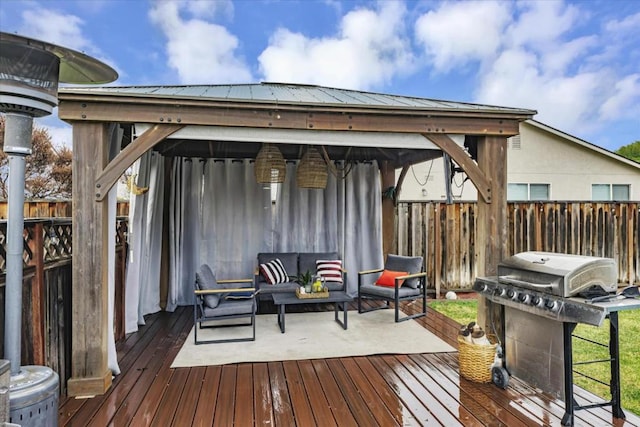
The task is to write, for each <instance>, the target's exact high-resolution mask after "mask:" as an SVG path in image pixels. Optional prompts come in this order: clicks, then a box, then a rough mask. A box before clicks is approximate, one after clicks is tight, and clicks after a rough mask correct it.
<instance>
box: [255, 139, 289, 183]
mask: <svg viewBox="0 0 640 427" xmlns="http://www.w3.org/2000/svg"><path fill="white" fill-rule="evenodd" d="M285 173H286V165H285V162H284V157H283V156H282V153H281V152H280V150H279V149H278V147H276V146H275V145H273V144H263V145H262V148H261V149H260V151H259V152H258V156H257V157H256V164H255V167H254V174H255V176H256V182H257V183H258V184H268V183H279V182H284V177H285Z"/></svg>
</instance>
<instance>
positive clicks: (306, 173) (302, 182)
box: [296, 147, 328, 189]
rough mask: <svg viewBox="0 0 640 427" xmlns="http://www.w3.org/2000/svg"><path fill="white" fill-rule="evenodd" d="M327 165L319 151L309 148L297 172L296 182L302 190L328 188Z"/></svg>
mask: <svg viewBox="0 0 640 427" xmlns="http://www.w3.org/2000/svg"><path fill="white" fill-rule="evenodd" d="M327 174H328V173H327V164H326V163H325V161H324V159H323V158H322V156H321V155H320V153H319V152H318V150H317V149H315V148H313V147H309V148H308V149H307V151H306V152H305V153H304V154H303V155H302V159H300V163H298V169H297V170H296V182H297V184H298V187H300V188H315V189H324V188H326V187H327Z"/></svg>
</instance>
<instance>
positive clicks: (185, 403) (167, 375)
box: [59, 305, 640, 427]
mask: <svg viewBox="0 0 640 427" xmlns="http://www.w3.org/2000/svg"><path fill="white" fill-rule="evenodd" d="M351 308H352V309H353V308H354V307H351ZM403 311H405V312H407V313H411V312H414V311H415V307H412V306H408V305H405V306H403ZM350 315H357V313H356V312H354V311H351V312H350ZM363 315H366V314H363ZM145 320H146V325H144V326H142V327H141V328H140V330H139V331H138V332H136V333H133V334H129V335H128V336H127V337H126V339H124V340H122V341H121V342H119V343H118V344H117V352H118V360H119V365H120V368H121V370H122V373H121V374H120V375H118V376H116V378H115V379H114V381H113V385H112V387H111V388H110V389H109V390H108V391H107V392H106V393H105V394H104V395H103V396H96V397H94V398H91V399H75V398H68V397H65V396H61V398H60V404H59V425H60V426H108V425H114V426H121V425H122V426H127V425H130V426H149V425H163V426H169V425H174V426H183V425H193V426H213V425H220V426H227V425H236V426H265V425H268V426H305V427H306V426H310V425H318V426H337V425H339V426H359V425H367V426H369V425H371V426H374V425H380V426H420V425H424V426H431V425H433V426H455V425H458V426H482V425H487V426H509V427H511V426H540V425H542V426H557V425H560V419H561V418H562V416H563V415H564V404H563V402H562V401H560V400H558V399H555V398H554V397H553V396H550V395H548V394H545V393H541V392H540V391H539V390H537V389H535V388H534V387H532V386H530V385H528V384H526V383H524V382H522V381H520V380H518V379H517V378H512V379H511V382H510V385H509V387H508V388H507V390H501V389H499V388H497V387H495V386H493V385H492V384H478V383H474V382H471V381H468V380H466V379H464V378H460V376H459V371H458V356H457V353H455V352H453V353H439V354H413V355H378V356H357V357H345V358H333V359H314V360H300V361H282V362H277V361H276V362H268V363H243V364H232V365H225V366H208V367H194V368H178V369H171V368H170V365H171V363H172V361H173V359H174V358H175V356H176V354H177V353H178V351H179V349H180V347H181V346H182V344H183V342H184V340H185V339H186V337H187V335H188V333H189V331H190V329H191V326H192V324H193V318H192V311H191V308H190V307H180V308H178V309H177V310H176V312H175V313H165V312H161V313H156V314H154V315H150V316H147V318H146V319H145ZM417 322H418V323H419V324H421V325H422V326H423V327H425V328H426V329H428V330H429V331H431V332H432V333H434V334H436V335H437V336H439V337H441V338H442V339H443V340H445V341H446V342H448V343H449V344H450V345H452V346H453V347H454V348H457V332H458V330H459V325H458V324H457V323H456V322H455V321H453V320H451V319H449V318H447V317H445V316H443V315H441V314H439V313H437V312H435V311H432V310H429V312H428V315H427V317H426V318H421V319H418V320H417ZM257 339H259V337H257ZM209 345H210V346H211V348H212V350H214V349H215V344H209ZM576 399H577V400H578V402H579V403H586V402H595V401H598V400H599V398H597V397H596V396H594V395H592V394H591V393H589V392H587V391H585V390H583V389H580V388H576ZM575 417H576V425H579V426H598V427H600V426H616V427H618V426H620V427H640V417H638V416H637V415H635V414H632V413H629V412H627V419H626V420H620V419H615V418H613V417H612V415H611V410H610V408H609V407H605V408H592V409H588V410H579V411H576V413H575Z"/></svg>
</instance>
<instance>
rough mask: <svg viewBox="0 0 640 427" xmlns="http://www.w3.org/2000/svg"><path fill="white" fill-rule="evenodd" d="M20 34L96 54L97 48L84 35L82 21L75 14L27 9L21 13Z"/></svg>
mask: <svg viewBox="0 0 640 427" xmlns="http://www.w3.org/2000/svg"><path fill="white" fill-rule="evenodd" d="M22 20H23V24H22V28H21V30H20V33H21V34H24V35H25V36H28V37H33V38H35V39H39V40H43V41H47V42H49V43H54V44H58V45H60V46H64V47H68V48H70V49H75V50H78V51H82V52H85V53H87V54H96V53H98V52H99V50H98V48H96V47H95V46H94V44H93V43H92V42H91V41H90V40H89V39H88V38H87V37H85V35H84V33H83V30H82V27H83V26H84V21H83V20H82V19H80V18H79V17H77V16H75V15H70V14H62V13H58V12H55V11H53V10H48V9H28V10H25V11H24V12H23V13H22Z"/></svg>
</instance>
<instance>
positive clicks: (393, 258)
mask: <svg viewBox="0 0 640 427" xmlns="http://www.w3.org/2000/svg"><path fill="white" fill-rule="evenodd" d="M423 261H424V259H423V258H422V257H419V256H418V257H408V256H401V255H394V254H388V255H387V262H386V263H385V264H384V268H385V269H386V270H393V271H408V272H409V274H415V273H420V272H422V263H423ZM419 284H420V280H419V278H414V279H408V280H405V281H404V285H403V286H408V287H410V288H413V289H416V288H417V287H418V285H419Z"/></svg>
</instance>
